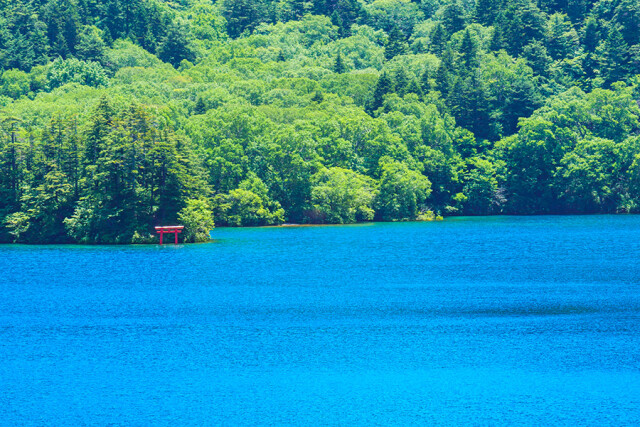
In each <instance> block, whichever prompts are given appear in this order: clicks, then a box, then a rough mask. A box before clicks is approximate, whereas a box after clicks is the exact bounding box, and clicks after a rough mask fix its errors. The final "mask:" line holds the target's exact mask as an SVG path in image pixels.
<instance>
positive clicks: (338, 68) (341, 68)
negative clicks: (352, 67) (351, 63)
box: [333, 52, 346, 74]
mask: <svg viewBox="0 0 640 427" xmlns="http://www.w3.org/2000/svg"><path fill="white" fill-rule="evenodd" d="M333 71H335V72H336V73H337V74H342V73H344V72H345V71H346V67H345V65H344V62H343V60H342V54H341V53H340V52H338V55H337V56H336V62H335V63H334V64H333Z"/></svg>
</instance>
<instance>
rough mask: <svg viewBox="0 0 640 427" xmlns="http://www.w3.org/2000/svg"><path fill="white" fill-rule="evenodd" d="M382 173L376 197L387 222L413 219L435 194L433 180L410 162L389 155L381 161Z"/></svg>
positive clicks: (378, 210) (383, 218) (380, 211)
mask: <svg viewBox="0 0 640 427" xmlns="http://www.w3.org/2000/svg"><path fill="white" fill-rule="evenodd" d="M380 163H381V166H382V176H381V177H380V193H379V194H378V197H377V198H376V206H377V214H378V215H379V217H380V219H381V220H383V221H397V220H411V219H415V217H416V216H417V215H418V210H419V209H420V207H421V206H422V205H423V204H424V203H425V202H426V200H427V198H428V197H429V195H430V194H431V182H430V181H429V180H428V179H427V178H426V177H425V176H424V175H422V174H420V173H418V172H416V171H412V170H410V169H409V168H408V167H407V165H405V164H404V163H400V162H397V161H393V160H391V159H389V158H383V159H381V160H380Z"/></svg>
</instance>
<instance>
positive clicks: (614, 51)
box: [598, 27, 629, 85]
mask: <svg viewBox="0 0 640 427" xmlns="http://www.w3.org/2000/svg"><path fill="white" fill-rule="evenodd" d="M598 50H599V54H600V72H601V73H602V76H603V77H604V79H605V82H606V84H607V85H611V84H612V83H614V82H617V81H619V80H622V79H623V78H624V76H625V74H626V71H627V65H628V60H629V46H628V45H627V43H626V42H625V41H624V38H623V37H622V34H621V33H620V31H619V30H618V28H617V27H612V28H610V29H609V34H608V35H607V39H606V40H605V41H604V43H602V44H601V45H600V46H599V48H598Z"/></svg>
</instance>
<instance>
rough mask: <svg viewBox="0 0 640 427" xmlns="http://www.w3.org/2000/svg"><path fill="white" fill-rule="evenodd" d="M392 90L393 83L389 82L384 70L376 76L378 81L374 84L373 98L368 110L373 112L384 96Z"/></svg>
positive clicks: (378, 106)
mask: <svg viewBox="0 0 640 427" xmlns="http://www.w3.org/2000/svg"><path fill="white" fill-rule="evenodd" d="M392 90H393V85H392V83H391V79H390V78H389V76H387V73H386V72H384V73H382V75H381V76H380V77H379V78H378V83H377V84H376V88H375V90H374V91H373V99H372V101H371V107H370V112H371V113H372V114H373V113H374V112H375V111H376V110H377V109H378V108H380V107H382V104H383V103H384V96H385V95H386V94H388V93H391V91H392Z"/></svg>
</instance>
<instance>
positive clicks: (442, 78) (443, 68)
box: [436, 47, 454, 97]
mask: <svg viewBox="0 0 640 427" xmlns="http://www.w3.org/2000/svg"><path fill="white" fill-rule="evenodd" d="M453 70H454V66H453V51H452V50H451V48H450V47H447V49H446V50H445V51H444V52H443V54H442V59H441V61H440V65H439V66H438V70H437V71H436V89H438V90H439V91H440V93H441V94H442V96H444V97H446V96H447V95H448V94H449V89H450V86H451V76H452V75H453Z"/></svg>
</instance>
